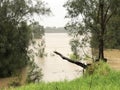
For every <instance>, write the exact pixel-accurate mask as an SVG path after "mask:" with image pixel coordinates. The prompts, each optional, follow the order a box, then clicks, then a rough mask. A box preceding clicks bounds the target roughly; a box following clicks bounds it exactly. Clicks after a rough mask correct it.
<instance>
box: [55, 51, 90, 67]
mask: <svg viewBox="0 0 120 90" xmlns="http://www.w3.org/2000/svg"><path fill="white" fill-rule="evenodd" d="M54 53H55V54H57V55H59V56H60V57H61V58H62V59H64V60H67V61H68V62H70V63H73V64H76V65H78V66H81V67H82V68H84V69H86V68H87V67H88V66H89V65H91V64H87V65H86V64H84V63H81V62H77V61H74V60H72V59H69V58H67V57H65V56H63V55H62V54H61V53H59V52H57V51H54Z"/></svg>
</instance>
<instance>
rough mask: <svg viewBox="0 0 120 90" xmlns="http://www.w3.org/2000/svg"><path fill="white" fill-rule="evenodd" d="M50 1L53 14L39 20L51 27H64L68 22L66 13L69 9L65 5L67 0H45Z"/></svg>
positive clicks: (49, 4)
mask: <svg viewBox="0 0 120 90" xmlns="http://www.w3.org/2000/svg"><path fill="white" fill-rule="evenodd" d="M43 1H45V2H46V3H48V6H49V7H50V9H51V11H52V15H51V16H44V17H43V18H42V19H41V20H40V21H39V22H40V24H42V25H44V26H45V27H46V26H49V27H64V26H65V24H66V23H67V21H68V20H67V19H65V18H64V17H65V15H66V14H67V11H66V10H65V8H64V7H63V5H64V3H65V2H66V1H67V0H43Z"/></svg>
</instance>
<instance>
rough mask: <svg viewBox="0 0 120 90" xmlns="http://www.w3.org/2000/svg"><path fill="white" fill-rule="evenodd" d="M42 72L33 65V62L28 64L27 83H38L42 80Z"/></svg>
mask: <svg viewBox="0 0 120 90" xmlns="http://www.w3.org/2000/svg"><path fill="white" fill-rule="evenodd" d="M42 76H43V75H42V70H41V69H40V68H39V67H38V66H37V64H35V62H34V60H33V61H31V62H29V70H28V75H27V83H38V82H40V81H41V79H42Z"/></svg>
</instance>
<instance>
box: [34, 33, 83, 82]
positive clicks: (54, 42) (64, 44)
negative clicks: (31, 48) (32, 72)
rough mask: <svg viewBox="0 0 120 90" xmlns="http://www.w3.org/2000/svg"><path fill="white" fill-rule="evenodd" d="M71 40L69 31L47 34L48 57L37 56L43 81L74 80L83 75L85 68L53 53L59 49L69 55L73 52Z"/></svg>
mask: <svg viewBox="0 0 120 90" xmlns="http://www.w3.org/2000/svg"><path fill="white" fill-rule="evenodd" d="M69 40H70V37H69V36H68V35H67V33H46V34H45V43H46V50H45V52H46V53H47V57H45V58H44V59H40V58H39V57H37V58H36V63H37V64H38V65H39V66H40V68H42V73H43V75H44V76H43V79H42V80H43V81H45V82H52V81H63V80H72V79H75V78H77V77H80V76H81V75H82V71H83V70H82V68H81V67H80V66H77V65H75V64H72V63H69V62H68V61H66V60H63V59H62V58H61V57H59V56H58V55H56V54H54V53H53V51H58V52H60V53H61V54H63V55H64V56H67V57H69V54H71V50H70V45H69Z"/></svg>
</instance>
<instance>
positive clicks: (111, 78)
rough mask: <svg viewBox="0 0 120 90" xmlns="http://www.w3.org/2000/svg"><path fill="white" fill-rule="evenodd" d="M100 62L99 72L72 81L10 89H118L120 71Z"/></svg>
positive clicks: (12, 89)
mask: <svg viewBox="0 0 120 90" xmlns="http://www.w3.org/2000/svg"><path fill="white" fill-rule="evenodd" d="M100 63H101V64H99V67H98V68H97V69H96V70H98V72H97V73H99V74H97V73H94V74H93V75H86V76H83V77H80V78H78V79H75V80H72V81H63V82H51V83H44V82H42V83H40V84H39V83H38V84H29V85H26V86H22V87H18V88H11V89H10V90H119V89H120V87H119V83H120V80H119V78H120V72H117V71H113V70H109V68H108V66H107V65H106V64H105V63H103V62H100ZM101 66H103V68H101ZM103 70H104V71H105V72H106V71H107V74H102V73H103V72H104V71H103ZM101 71H102V73H101ZM91 81H92V83H91Z"/></svg>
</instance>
